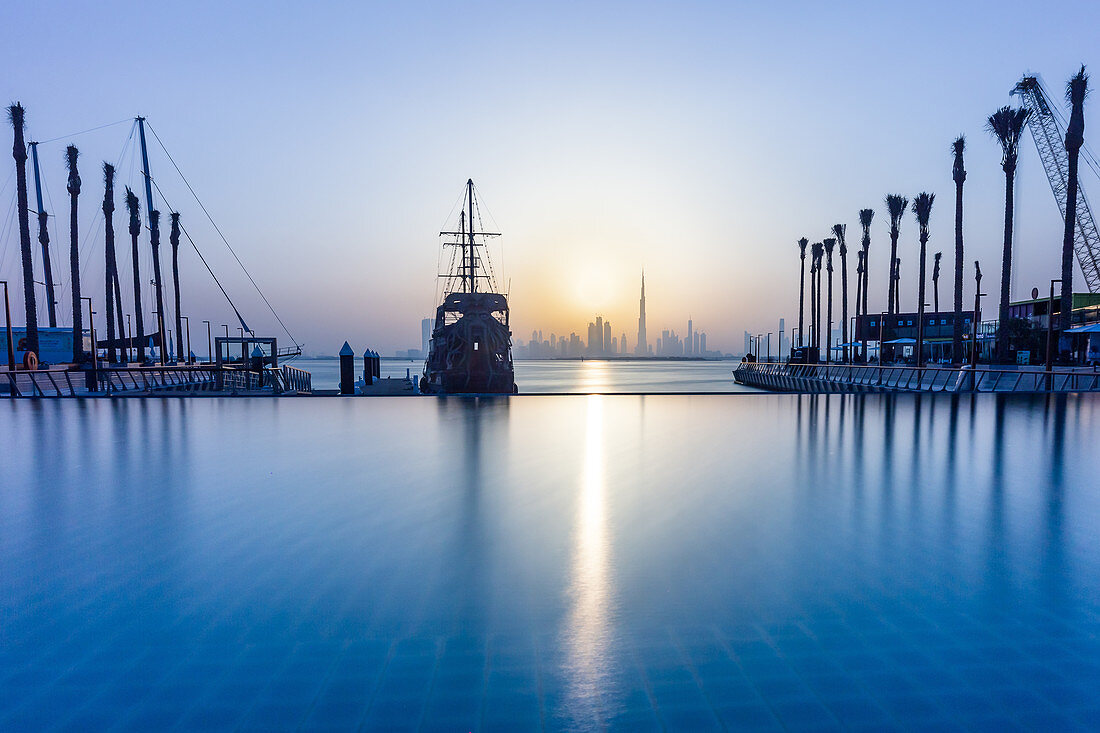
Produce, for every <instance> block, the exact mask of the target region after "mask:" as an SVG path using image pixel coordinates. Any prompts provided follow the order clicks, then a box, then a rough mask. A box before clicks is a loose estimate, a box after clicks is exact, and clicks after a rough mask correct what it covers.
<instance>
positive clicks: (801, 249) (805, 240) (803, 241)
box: [798, 237, 810, 257]
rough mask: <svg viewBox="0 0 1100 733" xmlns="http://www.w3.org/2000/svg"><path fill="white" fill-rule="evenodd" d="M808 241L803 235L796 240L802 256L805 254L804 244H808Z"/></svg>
mask: <svg viewBox="0 0 1100 733" xmlns="http://www.w3.org/2000/svg"><path fill="white" fill-rule="evenodd" d="M809 243H810V240H808V239H806V238H805V237H802V239H799V240H798V250H799V251H800V252H801V253H802V256H803V257H805V256H806V245H808V244H809Z"/></svg>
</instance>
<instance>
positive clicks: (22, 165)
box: [8, 102, 38, 356]
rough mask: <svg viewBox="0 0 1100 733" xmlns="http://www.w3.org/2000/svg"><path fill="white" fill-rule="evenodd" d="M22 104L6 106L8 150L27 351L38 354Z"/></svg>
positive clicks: (36, 309) (36, 311) (36, 312)
mask: <svg viewBox="0 0 1100 733" xmlns="http://www.w3.org/2000/svg"><path fill="white" fill-rule="evenodd" d="M23 118H24V113H23V105H21V104H19V103H18V102H16V103H15V104H13V105H11V106H10V107H8V119H9V120H11V126H12V128H13V129H14V130H15V142H14V143H13V144H12V148H11V154H12V157H13V158H15V183H16V186H15V187H16V191H17V192H18V193H17V195H18V202H19V254H20V255H21V257H22V260H23V305H24V307H25V308H26V311H27V338H26V347H27V348H26V349H25V351H27V352H33V353H34V354H35V355H36V356H37V355H38V308H37V306H36V305H35V302H34V260H33V259H31V224H30V219H29V218H28V216H29V215H28V213H27V144H26V143H25V142H24V140H23Z"/></svg>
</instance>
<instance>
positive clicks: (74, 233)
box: [65, 145, 96, 363]
mask: <svg viewBox="0 0 1100 733" xmlns="http://www.w3.org/2000/svg"><path fill="white" fill-rule="evenodd" d="M76 156H77V151H76V148H75V147H74V146H72V145H70V146H69V147H68V148H66V150H65V157H66V160H67V162H68V164H69V182H68V186H67V187H66V188H67V189H68V191H69V270H70V271H71V276H72V289H73V362H74V363H80V362H82V361H84V358H85V354H84V323H83V319H82V318H81V316H80V231H79V223H78V221H77V199H78V198H79V197H80V174H79V173H78V172H77V169H76ZM91 325H92V324H90V323H89V324H88V327H89V329H90V328H91ZM95 353H96V348H95V344H92V357H93V358H94V357H95Z"/></svg>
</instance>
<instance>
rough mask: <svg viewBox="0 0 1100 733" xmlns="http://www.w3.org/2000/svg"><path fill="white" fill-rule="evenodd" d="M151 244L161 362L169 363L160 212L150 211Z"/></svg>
mask: <svg viewBox="0 0 1100 733" xmlns="http://www.w3.org/2000/svg"><path fill="white" fill-rule="evenodd" d="M149 244H150V246H151V247H152V248H153V288H154V292H155V294H156V299H157V339H158V340H159V341H158V343H159V345H160V363H161V364H167V363H168V341H167V339H165V338H164V334H165V331H164V288H163V287H162V286H161V279H160V212H159V211H157V210H156V209H153V210H152V211H150V212H149Z"/></svg>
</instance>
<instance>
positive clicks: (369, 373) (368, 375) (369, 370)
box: [363, 349, 374, 386]
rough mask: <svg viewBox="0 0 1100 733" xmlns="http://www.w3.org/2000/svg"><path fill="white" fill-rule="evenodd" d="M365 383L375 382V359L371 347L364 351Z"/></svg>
mask: <svg viewBox="0 0 1100 733" xmlns="http://www.w3.org/2000/svg"><path fill="white" fill-rule="evenodd" d="M363 384H365V385H368V386H369V385H371V384H374V360H373V359H372V358H371V350H370V349H367V350H366V351H364V352H363Z"/></svg>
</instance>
